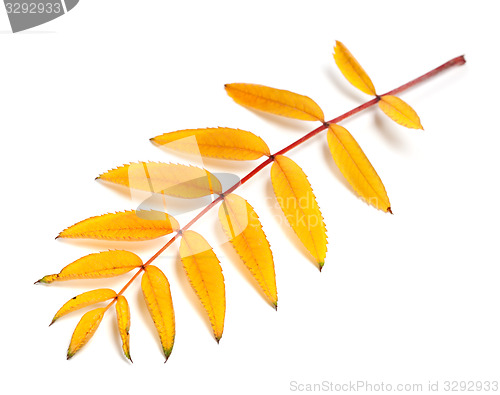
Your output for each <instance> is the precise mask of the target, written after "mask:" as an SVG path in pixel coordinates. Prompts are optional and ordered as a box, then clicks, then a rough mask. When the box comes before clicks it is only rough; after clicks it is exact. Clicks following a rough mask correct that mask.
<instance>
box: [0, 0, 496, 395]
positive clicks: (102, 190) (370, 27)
mask: <svg viewBox="0 0 500 395" xmlns="http://www.w3.org/2000/svg"><path fill="white" fill-rule="evenodd" d="M495 5H496V2H493V1H490V2H477V3H475V5H474V6H472V3H471V2H459V1H442V2H435V1H433V2H426V1H418V2H416V1H412V2H399V1H385V2H384V1H380V2H373V1H366V2H347V1H345V2H334V1H310V2H305V1H300V2H295V1H273V2H272V1H255V0H254V1H251V2H250V1H249V2H236V1H225V2H222V1H210V2H208V1H194V2H187V1H186V2H181V1H175V2H174V1H154V0H142V1H124V0H107V1H97V0H94V1H92V0H81V1H80V4H79V5H78V6H77V7H76V8H74V9H73V10H72V11H71V12H69V13H68V15H65V16H63V17H61V18H59V19H57V20H55V21H52V22H50V23H48V24H46V25H43V26H39V27H36V28H34V29H32V30H30V31H27V32H25V33H19V34H12V33H10V32H9V28H10V27H9V25H8V20H7V16H6V13H4V12H3V8H2V11H0V30H2V34H0V48H1V59H2V60H1V70H0V79H1V80H0V87H1V88H0V136H1V145H0V150H1V152H0V160H1V166H2V179H1V185H2V193H1V196H0V199H1V205H2V208H3V214H2V219H1V226H0V229H1V232H2V235H1V240H2V255H1V256H2V258H1V266H2V270H1V273H2V286H1V288H0V296H1V297H0V300H1V304H2V305H1V306H2V307H1V316H0V317H1V318H0V319H1V322H2V324H1V329H0V331H1V332H0V333H1V335H0V350H1V359H2V361H3V364H4V365H5V367H4V368H3V369H2V371H1V376H2V378H1V380H0V387H2V391H3V390H4V389H6V388H11V390H10V392H9V393H21V392H26V391H35V390H38V391H44V390H48V391H50V393H53V394H62V393H72V394H83V393H90V392H91V391H92V392H94V393H105V392H108V393H109V392H110V391H113V393H119V394H120V393H121V394H129V393H139V392H140V393H143V392H146V391H147V392H150V393H170V394H187V393H189V394H195V393H198V394H226V393H227V394H229V393H231V394H235V393H238V394H257V393H263V394H287V393H290V392H291V389H293V388H292V387H291V384H290V382H291V381H296V382H297V383H300V384H306V383H321V382H322V381H323V380H326V381H328V382H330V381H331V382H333V383H346V382H349V380H353V381H357V380H366V381H368V382H370V383H372V384H375V383H377V384H380V383H382V382H384V383H391V384H393V385H396V384H398V383H410V384H411V383H422V384H424V388H426V386H427V383H428V382H429V380H431V381H433V382H435V381H437V380H440V385H441V388H443V386H444V381H445V380H498V379H500V375H499V372H500V336H499V333H500V318H499V308H500V286H499V276H500V268H499V263H500V260H499V254H498V236H499V232H498V223H499V220H500V216H499V212H498V198H499V191H498V168H499V165H498V159H497V158H498V147H499V144H500V137H499V130H498V129H499V128H498V91H499V82H498V81H499V80H498V67H499V64H500V59H499V52H498V37H499V30H500V29H499V28H498V20H497V12H496V11H495V8H494V6H495ZM335 40H340V41H342V42H343V43H344V44H345V45H346V46H347V47H348V48H349V49H350V50H351V52H352V53H353V54H354V55H355V56H356V57H357V58H358V60H359V61H360V63H361V64H362V65H363V67H364V68H365V70H366V71H367V72H368V73H369V75H370V76H371V78H372V80H373V82H374V84H375V86H376V88H377V89H378V91H379V92H381V93H382V92H386V91H388V90H390V89H392V88H394V87H396V86H399V85H401V84H402V83H405V82H406V81H408V80H410V79H412V78H414V77H417V76H419V75H421V74H423V73H425V72H427V71H428V70H430V69H432V68H434V67H435V66H438V65H440V64H442V63H444V62H445V61H447V60H448V59H451V58H453V57H455V56H458V55H461V54H465V55H466V58H467V64H466V65H465V66H462V67H459V68H454V69H451V70H449V71H447V72H446V73H444V74H442V75H440V76H438V77H436V78H434V79H432V80H429V81H428V82H426V83H424V84H422V85H420V86H418V87H415V88H412V89H411V90H410V91H408V92H405V93H403V94H401V97H402V98H403V99H404V100H405V101H407V102H408V103H410V104H411V105H412V106H413V107H414V109H415V110H416V111H417V112H418V113H419V115H420V118H421V120H422V123H423V125H424V127H425V131H415V130H409V129H405V128H403V127H400V126H398V125H396V124H395V123H393V122H392V121H391V120H389V119H388V118H386V117H385V116H384V115H383V114H381V113H380V111H378V110H377V109H376V108H374V109H370V110H368V111H365V112H364V113H362V114H360V115H358V116H355V117H354V118H352V119H349V120H346V121H345V122H343V123H342V125H343V126H345V127H346V128H348V129H349V130H350V131H351V133H352V134H353V135H354V136H355V137H356V138H357V140H358V142H359V144H360V145H361V146H362V147H363V148H364V151H365V153H366V154H367V156H368V157H369V158H370V160H371V161H372V164H373V165H374V167H375V168H376V169H377V171H378V173H379V175H380V176H381V178H382V180H383V181H384V183H385V186H386V189H387V191H388V193H389V197H390V199H391V203H392V208H393V211H394V215H393V216H391V215H388V214H384V213H382V212H380V211H377V210H375V209H374V208H372V207H369V206H367V205H366V204H364V203H363V202H362V201H361V200H359V199H358V198H357V197H356V196H355V195H354V193H353V191H352V190H351V188H350V187H349V186H348V185H347V184H346V183H345V182H344V181H343V180H342V179H341V176H340V173H339V172H338V170H336V168H335V164H334V163H333V161H332V160H331V158H330V156H329V152H328V149H327V145H326V139H325V136H324V135H319V136H317V137H316V138H314V139H313V140H311V141H309V142H308V143H306V144H304V145H303V146H301V147H300V148H298V149H296V150H294V151H292V152H291V153H290V156H291V157H292V158H293V159H294V160H295V161H296V162H297V163H298V164H300V165H301V166H302V168H303V169H304V171H305V172H306V174H307V175H308V176H309V179H310V181H311V184H312V186H313V188H314V191H315V194H316V196H317V200H318V203H319V205H320V207H321V209H322V212H323V215H324V217H325V222H326V226H327V229H328V237H329V239H328V240H329V251H328V255H327V260H326V264H325V268H324V270H323V272H322V273H320V272H319V271H318V270H317V268H315V266H314V264H312V262H311V261H310V260H309V258H308V257H307V255H306V253H305V252H304V249H303V248H302V247H300V245H299V242H298V240H297V238H296V237H295V235H294V233H293V232H292V231H291V230H290V229H289V228H288V227H287V226H286V225H284V224H281V223H280V221H282V217H281V214H280V212H279V210H277V208H276V206H275V202H274V200H273V198H272V189H271V186H270V180H269V169H266V170H264V171H263V172H262V173H260V174H259V175H258V176H257V177H255V178H254V179H253V180H252V181H251V182H249V183H248V184H246V185H245V186H244V187H242V188H241V189H240V190H239V193H240V194H241V195H242V196H244V197H245V198H247V199H248V200H249V202H250V203H251V204H252V205H253V206H254V207H255V209H256V211H257V212H258V213H259V215H260V217H261V220H262V223H263V226H264V229H265V231H266V233H267V235H268V238H269V241H270V243H271V246H272V249H273V253H274V258H275V265H276V274H277V285H278V293H279V309H278V311H277V312H275V311H274V310H273V309H272V308H271V307H270V306H269V305H268V304H267V303H266V301H265V300H264V298H263V297H262V296H261V294H260V293H259V291H258V290H257V288H256V287H255V284H254V283H253V282H252V281H250V280H249V278H248V275H247V274H246V272H245V270H246V269H245V270H244V268H243V269H242V267H243V266H242V264H241V262H239V261H238V260H237V259H236V258H237V257H236V255H235V253H234V252H232V250H231V247H230V246H229V247H228V246H227V245H222V244H223V238H222V233H221V231H220V230H219V228H218V225H217V223H216V219H215V216H214V215H213V213H212V215H208V216H206V217H205V218H204V219H203V220H202V221H201V222H199V223H198V224H196V226H195V227H194V228H193V229H195V230H197V231H200V232H201V233H202V234H204V235H205V236H206V237H207V239H208V240H209V241H210V243H211V244H212V245H213V246H214V248H215V251H216V253H217V254H218V256H219V258H220V260H221V262H222V266H223V270H224V275H225V278H226V293H227V316H226V326H225V332H224V336H223V338H222V340H221V342H220V344H219V345H217V343H216V342H215V341H214V340H213V337H212V335H211V331H210V329H209V325H208V322H207V319H206V318H205V316H204V315H203V312H202V309H201V307H200V304H199V302H198V300H197V299H196V296H195V295H194V293H193V291H192V290H191V289H190V288H189V284H188V282H187V280H186V279H185V277H184V274H183V271H182V267H181V264H180V262H179V261H178V258H177V254H176V252H175V249H176V248H175V247H176V246H177V245H175V246H174V248H172V249H171V250H170V252H169V253H166V254H165V255H164V257H162V258H161V259H159V260H158V261H157V262H156V263H157V264H158V266H159V267H160V268H162V269H163V270H164V271H165V273H166V275H167V277H168V278H169V280H170V283H171V288H172V294H173V299H174V305H175V313H176V321H177V335H176V341H175V346H174V351H173V354H172V356H171V357H170V359H169V360H168V362H167V363H166V364H163V358H162V354H161V350H160V347H159V342H158V340H157V336H156V333H155V330H154V327H153V325H152V323H151V322H150V318H149V316H148V313H147V311H146V308H145V304H144V302H143V301H142V296H141V294H140V289H139V288H138V286H137V285H138V284H135V285H134V286H132V287H131V288H130V289H129V290H128V291H127V292H126V294H125V296H127V297H128V299H129V301H130V304H131V309H132V327H131V332H130V333H131V354H132V358H133V359H134V364H130V363H128V362H127V361H126V360H125V359H124V357H123V356H122V354H121V350H120V344H119V339H118V333H117V330H116V328H115V326H116V325H115V322H114V320H115V317H114V312H113V311H112V310H110V313H109V314H108V315H107V316H106V317H105V318H104V320H103V323H102V324H101V327H100V328H99V330H98V332H97V333H96V335H95V336H94V338H93V339H92V340H91V341H90V343H89V344H88V345H87V346H86V347H85V348H84V349H82V350H81V352H79V353H78V354H77V355H76V356H75V357H74V358H73V359H72V360H70V361H66V358H65V354H66V349H67V346H68V343H69V339H70V337H71V333H72V331H73V328H74V326H75V325H76V323H77V322H78V320H79V317H80V313H73V314H71V315H69V316H67V317H65V318H62V319H60V320H59V321H58V322H57V323H56V324H55V325H53V326H52V327H50V328H48V327H47V326H48V324H49V322H50V320H51V318H52V316H53V314H54V313H55V311H57V309H58V308H59V307H60V305H62V304H63V303H64V302H65V301H66V300H68V299H69V298H71V297H73V296H74V295H76V294H78V293H81V292H84V291H86V290H89V289H91V288H96V287H113V288H115V289H116V290H119V289H120V287H121V285H123V284H124V283H125V282H126V281H127V279H128V278H129V277H130V276H129V275H125V276H123V277H119V278H116V279H109V280H95V281H91V282H85V281H75V282H72V283H70V282H68V283H65V284H54V285H51V286H35V285H33V282H34V281H36V280H37V279H39V278H41V277H42V276H43V275H45V274H51V273H56V272H58V271H59V270H60V269H61V268H62V267H63V266H65V265H67V264H68V263H70V262H71V261H73V260H75V259H77V258H79V257H81V256H83V255H85V254H88V253H90V252H95V251H99V250H105V249H107V248H115V247H117V246H118V247H120V248H123V247H124V245H123V244H120V243H114V244H113V243H111V244H110V243H105V242H104V243H103V242H93V243H89V242H83V243H77V242H65V241H60V240H58V241H55V240H54V237H55V236H56V235H57V233H58V232H59V231H61V230H62V229H64V228H66V227H67V226H69V225H71V224H73V223H75V222H77V221H79V220H82V219H84V218H87V217H90V216H93V215H98V214H103V213H106V212H112V211H116V210H124V209H133V208H135V207H134V204H135V203H133V202H131V201H130V200H128V199H127V198H126V197H125V196H124V195H123V194H119V193H116V191H114V190H112V189H110V188H108V187H107V186H105V185H103V184H100V183H98V182H95V181H94V178H95V177H96V176H97V175H99V174H100V173H102V172H104V171H106V170H108V169H111V168H113V167H115V166H118V165H121V164H124V163H128V162H130V161H138V160H161V161H166V162H168V161H174V162H178V161H179V159H178V158H177V157H176V156H174V155H172V154H166V153H165V152H162V151H161V150H159V149H158V148H156V147H154V146H153V145H152V144H150V143H149V141H148V140H149V138H151V137H153V136H156V135H158V134H161V133H164V132H168V131H174V130H178V129H185V128H198V127H208V126H227V127H235V128H242V129H246V130H250V131H252V132H254V133H256V134H258V135H260V136H261V137H263V138H264V139H265V140H266V142H267V143H268V145H269V146H270V147H271V150H272V151H277V150H279V149H280V148H282V147H283V146H285V145H287V144H289V143H290V142H292V141H294V140H295V139H297V138H299V137H300V136H302V135H303V134H305V133H307V132H308V131H310V130H312V129H313V128H315V127H316V126H317V124H315V123H309V122H301V121H293V120H288V119H281V118H278V117H275V116H270V115H263V114H261V113H257V112H253V111H249V110H247V109H245V108H242V107H239V106H238V105H236V104H235V103H234V102H233V101H232V100H231V99H230V98H229V97H228V96H227V95H226V94H225V91H224V89H223V86H224V84H225V83H230V82H249V83H260V84H264V85H269V86H273V87H276V88H282V89H288V90H291V91H295V92H297V93H301V94H305V95H308V96H310V97H311V98H313V99H314V100H315V101H316V102H317V103H318V104H319V105H320V106H321V107H322V108H323V110H324V112H325V114H326V116H327V118H328V119H331V118H333V117H336V116H338V115H340V114H342V113H344V112H345V111H348V110H350V109H351V108H353V107H355V106H357V105H359V104H361V103H363V102H364V101H367V100H369V99H370V98H369V97H368V96H367V95H365V94H363V93H361V92H359V91H357V90H356V89H355V88H354V87H352V86H351V85H350V84H349V83H348V82H346V81H345V80H344V79H343V77H342V75H341V74H340V72H339V71H338V70H337V68H336V66H335V64H334V62H333V58H332V51H333V45H334V43H335ZM258 163H259V161H256V162H255V163H250V162H249V163H237V162H229V161H227V162H221V161H216V160H207V161H206V162H205V165H206V166H207V168H208V169H210V170H212V171H225V172H235V173H236V174H238V175H240V176H243V175H245V174H246V173H247V172H248V171H250V170H251V169H253V167H255V166H256V165H257V164H258ZM194 214H195V212H190V213H188V214H186V215H185V216H181V217H179V220H180V222H181V223H186V222H187V221H188V220H189V219H190V217H192V216H193V215H194ZM161 245H162V240H156V241H152V242H146V243H136V244H132V245H131V246H130V245H128V244H127V246H125V248H130V249H132V250H133V251H135V252H137V253H138V254H139V255H140V256H141V257H142V258H143V259H144V260H147V259H148V258H149V257H150V256H151V255H152V254H153V253H154V252H155V250H156V249H158V248H159V247H160V246H161ZM12 386H13V387H12ZM12 388H13V389H12Z"/></svg>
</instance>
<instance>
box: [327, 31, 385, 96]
mask: <svg viewBox="0 0 500 395" xmlns="http://www.w3.org/2000/svg"><path fill="white" fill-rule="evenodd" d="M333 58H334V59H335V63H337V66H338V68H339V69H340V71H341V72H342V74H344V77H345V78H346V79H347V80H348V81H349V82H350V83H351V84H353V85H354V86H355V87H356V88H358V89H359V90H360V91H362V92H364V93H367V94H369V95H374V96H375V95H376V94H377V93H376V91H375V87H374V86H373V83H372V80H371V79H370V77H368V74H366V72H365V71H364V70H363V68H362V67H361V65H360V64H359V63H358V61H357V60H356V59H355V58H354V56H352V54H351V53H350V52H349V50H348V49H347V48H346V46H345V45H344V44H342V43H341V42H340V41H337V42H336V45H335V48H334V54H333Z"/></svg>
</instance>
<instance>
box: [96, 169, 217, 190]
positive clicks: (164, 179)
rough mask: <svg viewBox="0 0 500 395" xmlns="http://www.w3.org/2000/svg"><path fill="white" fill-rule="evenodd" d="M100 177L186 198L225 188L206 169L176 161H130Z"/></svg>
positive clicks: (129, 185)
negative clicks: (176, 162) (180, 163)
mask: <svg viewBox="0 0 500 395" xmlns="http://www.w3.org/2000/svg"><path fill="white" fill-rule="evenodd" d="M98 179H100V180H104V181H108V182H112V183H115V184H119V185H123V186H126V187H129V188H134V189H139V190H142V191H148V192H153V193H163V194H165V195H168V196H174V197H180V198H184V199H195V198H199V197H203V196H207V195H211V194H220V193H221V192H222V186H221V184H220V182H219V180H218V179H217V178H216V177H215V176H214V175H213V174H211V173H209V172H208V171H206V170H205V169H201V168H199V167H195V166H185V165H179V164H175V163H156V162H139V163H130V164H127V165H123V166H120V167H118V168H116V169H113V170H109V171H107V172H106V173H104V174H101V175H100V176H99V177H98Z"/></svg>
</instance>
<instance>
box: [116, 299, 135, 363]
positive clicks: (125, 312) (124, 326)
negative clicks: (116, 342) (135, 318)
mask: <svg viewBox="0 0 500 395" xmlns="http://www.w3.org/2000/svg"><path fill="white" fill-rule="evenodd" d="M116 318H117V320H118V330H119V331H120V337H121V339H122V349H123V353H124V354H125V356H126V357H127V358H128V359H130V362H132V358H130V336H129V334H128V331H129V329H130V309H129V307H128V302H127V299H125V297H124V296H122V295H120V296H118V298H117V299H116Z"/></svg>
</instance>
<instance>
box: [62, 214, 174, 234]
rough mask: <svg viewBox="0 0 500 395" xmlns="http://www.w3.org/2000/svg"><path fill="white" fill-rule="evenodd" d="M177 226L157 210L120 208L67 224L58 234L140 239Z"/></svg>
mask: <svg viewBox="0 0 500 395" xmlns="http://www.w3.org/2000/svg"><path fill="white" fill-rule="evenodd" d="M178 229H179V223H178V222H177V221H176V219H175V218H174V217H172V216H171V215H168V214H166V213H163V212H161V211H156V210H138V211H134V210H131V211H121V212H116V213H110V214H103V215H100V216H97V217H91V218H88V219H85V220H83V221H80V222H78V223H76V224H75V225H72V226H70V227H69V228H67V229H65V230H63V231H62V232H61V233H59V236H57V237H67V238H83V239H99V240H125V241H139V240H151V239H156V238H157V237H160V236H165V235H168V234H169V233H172V232H173V231H174V230H178Z"/></svg>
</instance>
